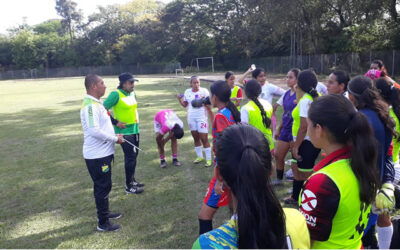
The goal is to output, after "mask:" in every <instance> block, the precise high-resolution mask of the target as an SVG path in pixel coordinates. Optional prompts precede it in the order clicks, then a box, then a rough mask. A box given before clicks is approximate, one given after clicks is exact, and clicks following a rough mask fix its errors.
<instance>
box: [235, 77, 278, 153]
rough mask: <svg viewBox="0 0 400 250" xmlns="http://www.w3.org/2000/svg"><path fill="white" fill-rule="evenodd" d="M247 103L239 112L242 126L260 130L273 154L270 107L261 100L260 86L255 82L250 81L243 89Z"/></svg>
mask: <svg viewBox="0 0 400 250" xmlns="http://www.w3.org/2000/svg"><path fill="white" fill-rule="evenodd" d="M244 92H245V94H246V96H247V98H248V99H249V102H248V103H247V104H246V105H244V106H243V108H242V110H241V111H240V120H241V122H242V123H243V124H248V125H252V126H253V127H255V128H257V129H258V130H260V131H261V132H262V133H263V134H264V136H265V138H266V139H267V140H268V144H269V149H270V150H271V152H272V153H273V152H274V141H273V139H272V131H271V115H272V106H271V104H270V103H269V102H267V101H266V100H263V99H261V98H260V97H259V96H260V94H261V86H260V84H259V83H258V82H257V81H256V80H250V81H248V82H247V83H246V86H245V87H244Z"/></svg>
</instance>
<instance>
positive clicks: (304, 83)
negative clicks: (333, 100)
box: [284, 70, 321, 205]
mask: <svg viewBox="0 0 400 250" xmlns="http://www.w3.org/2000/svg"><path fill="white" fill-rule="evenodd" d="M317 83H318V80H317V76H316V75H315V73H314V72H313V71H311V70H304V71H302V72H300V74H299V76H298V78H297V85H296V87H295V89H296V99H297V106H296V107H295V108H294V109H293V111H292V118H293V125H292V137H293V141H291V142H290V145H291V146H290V147H291V152H292V157H293V164H292V170H293V176H294V180H293V192H292V195H291V196H289V197H287V198H286V199H285V200H284V202H285V203H286V204H292V205H294V204H298V200H299V193H300V189H301V187H302V186H303V183H304V180H306V179H307V178H308V177H309V176H310V175H311V173H312V171H313V166H314V164H315V160H316V159H317V157H318V155H319V152H320V151H321V150H320V149H317V148H315V147H314V146H313V145H312V143H311V142H310V138H309V137H308V135H307V116H308V109H309V108H310V105H311V103H312V102H313V101H314V99H315V98H317V97H318V92H317V90H316V87H317ZM296 163H297V164H296Z"/></svg>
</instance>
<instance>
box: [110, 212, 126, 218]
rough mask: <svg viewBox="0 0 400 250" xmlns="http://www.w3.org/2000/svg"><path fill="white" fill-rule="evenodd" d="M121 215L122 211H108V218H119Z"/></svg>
mask: <svg viewBox="0 0 400 250" xmlns="http://www.w3.org/2000/svg"><path fill="white" fill-rule="evenodd" d="M121 216H122V214H121V213H113V212H108V214H107V215H106V217H107V218H108V219H119V218H121Z"/></svg>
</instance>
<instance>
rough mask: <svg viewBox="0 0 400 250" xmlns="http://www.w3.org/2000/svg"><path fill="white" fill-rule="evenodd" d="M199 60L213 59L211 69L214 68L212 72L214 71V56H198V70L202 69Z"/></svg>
mask: <svg viewBox="0 0 400 250" xmlns="http://www.w3.org/2000/svg"><path fill="white" fill-rule="evenodd" d="M199 60H211V69H212V72H214V57H212V56H209V57H197V58H196V65H197V71H200V66H199Z"/></svg>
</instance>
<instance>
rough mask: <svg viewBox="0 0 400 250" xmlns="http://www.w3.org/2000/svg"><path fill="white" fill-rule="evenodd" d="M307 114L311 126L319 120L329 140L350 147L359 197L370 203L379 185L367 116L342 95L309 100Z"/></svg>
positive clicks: (375, 146) (373, 138) (375, 153)
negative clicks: (327, 133) (311, 101)
mask: <svg viewBox="0 0 400 250" xmlns="http://www.w3.org/2000/svg"><path fill="white" fill-rule="evenodd" d="M308 118H309V119H310V120H311V122H312V123H313V125H314V126H316V125H317V124H319V125H320V126H321V127H323V128H324V129H326V130H327V131H328V132H329V134H330V135H331V136H329V137H328V138H329V140H331V143H337V144H342V145H343V146H348V147H349V148H350V154H351V161H350V165H351V169H352V170H353V173H354V175H355V176H356V178H357V180H358V183H359V186H360V200H361V201H362V202H365V203H367V204H371V203H372V201H373V200H374V198H375V195H376V191H377V189H378V187H379V175H378V171H377V168H376V159H377V144H376V140H375V137H374V134H373V131H372V128H371V126H370V125H369V123H368V120H367V118H366V117H365V116H364V114H362V113H360V112H357V111H356V110H355V109H354V107H353V105H352V103H351V102H350V101H349V100H348V99H347V98H345V97H344V96H342V95H327V96H323V97H319V98H318V99H317V100H316V101H314V102H313V103H311V105H310V109H309V111H308Z"/></svg>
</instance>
